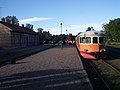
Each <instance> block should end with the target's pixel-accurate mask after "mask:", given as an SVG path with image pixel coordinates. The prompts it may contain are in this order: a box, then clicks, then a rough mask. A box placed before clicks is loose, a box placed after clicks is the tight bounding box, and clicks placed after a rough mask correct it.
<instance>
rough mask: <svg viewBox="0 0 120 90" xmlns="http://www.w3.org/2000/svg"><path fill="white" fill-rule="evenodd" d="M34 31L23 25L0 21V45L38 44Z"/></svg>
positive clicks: (21, 45)
mask: <svg viewBox="0 0 120 90" xmlns="http://www.w3.org/2000/svg"><path fill="white" fill-rule="evenodd" d="M39 41H40V40H39V36H38V33H36V32H35V31H33V30H31V29H29V28H26V27H24V26H19V25H14V24H10V23H7V22H2V21H0V47H25V46H35V45H38V44H39Z"/></svg>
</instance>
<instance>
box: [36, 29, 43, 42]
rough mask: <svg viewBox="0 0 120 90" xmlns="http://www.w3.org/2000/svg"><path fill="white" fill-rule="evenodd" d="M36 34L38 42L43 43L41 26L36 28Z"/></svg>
mask: <svg viewBox="0 0 120 90" xmlns="http://www.w3.org/2000/svg"><path fill="white" fill-rule="evenodd" d="M37 31H38V36H39V44H43V40H44V36H43V28H38V29H37Z"/></svg>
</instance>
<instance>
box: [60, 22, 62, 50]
mask: <svg viewBox="0 0 120 90" xmlns="http://www.w3.org/2000/svg"><path fill="white" fill-rule="evenodd" d="M60 25H61V48H62V23H60Z"/></svg>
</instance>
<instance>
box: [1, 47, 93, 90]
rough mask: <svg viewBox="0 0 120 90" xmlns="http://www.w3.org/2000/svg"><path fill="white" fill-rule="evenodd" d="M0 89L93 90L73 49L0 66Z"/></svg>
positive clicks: (58, 50) (47, 53) (38, 54)
mask: <svg viewBox="0 0 120 90" xmlns="http://www.w3.org/2000/svg"><path fill="white" fill-rule="evenodd" d="M0 90H92V87H91V84H90V82H89V79H88V76H87V74H86V72H85V70H84V68H83V65H82V63H81V60H80V57H79V55H78V54H77V50H76V49H75V47H74V46H69V47H68V46H65V47H62V48H61V47H56V48H52V49H49V50H45V51H42V52H40V53H37V54H34V55H31V56H29V57H26V58H24V59H22V60H20V61H17V63H16V64H8V65H5V66H3V67H0Z"/></svg>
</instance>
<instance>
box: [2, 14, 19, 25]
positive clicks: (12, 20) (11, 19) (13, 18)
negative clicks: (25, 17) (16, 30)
mask: <svg viewBox="0 0 120 90" xmlns="http://www.w3.org/2000/svg"><path fill="white" fill-rule="evenodd" d="M1 21H2V22H7V23H11V24H14V25H19V21H18V19H17V18H16V16H6V17H2V18H1Z"/></svg>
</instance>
